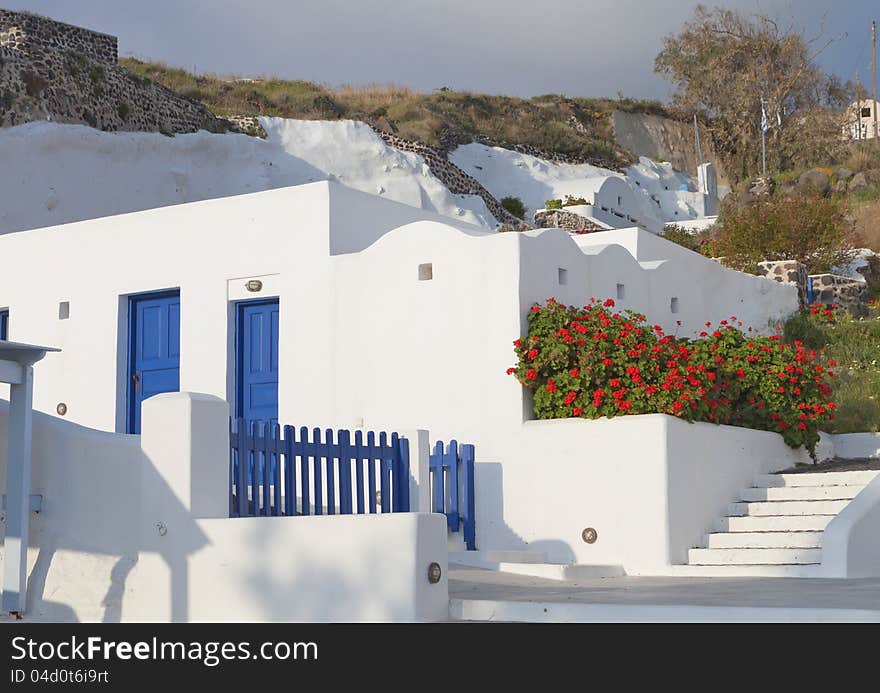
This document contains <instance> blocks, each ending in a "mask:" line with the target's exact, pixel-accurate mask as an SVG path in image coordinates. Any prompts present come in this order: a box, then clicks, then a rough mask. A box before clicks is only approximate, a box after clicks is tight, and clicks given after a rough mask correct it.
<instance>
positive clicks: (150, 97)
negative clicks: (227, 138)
mask: <svg viewBox="0 0 880 693" xmlns="http://www.w3.org/2000/svg"><path fill="white" fill-rule="evenodd" d="M22 17H23V18H24V19H25V20H27V22H29V23H27V22H25V23H22V22H20V21H19V20H21V18H22ZM21 26H24V29H22V28H20V27H21ZM91 39H94V41H95V43H94V44H90V43H89V40H91ZM33 120H54V121H57V122H61V123H81V124H85V125H89V126H91V127H93V128H98V129H100V130H111V131H112V130H130V131H144V132H163V133H166V134H174V133H182V132H196V131H198V130H208V131H210V132H225V131H227V130H230V129H233V130H237V128H236V127H235V126H234V125H232V124H231V123H229V122H228V121H226V120H224V119H222V118H217V117H216V116H214V115H213V114H212V113H211V112H210V111H209V110H208V109H207V108H206V107H205V106H203V105H202V104H200V103H198V102H197V101H194V100H192V99H189V98H187V97H185V96H183V95H181V94H177V93H175V92H173V91H171V90H170V89H167V88H165V87H163V86H162V85H160V84H156V83H155V82H152V81H150V80H148V79H145V78H142V77H140V76H138V75H135V74H133V73H131V72H129V71H128V70H126V69H125V68H123V67H120V66H119V65H117V64H116V39H115V38H114V37H112V36H111V37H107V36H106V35H105V34H98V33H96V32H91V31H88V30H87V29H79V28H78V27H71V26H70V25H67V24H60V23H58V22H53V21H52V20H50V19H46V18H43V17H38V16H36V15H30V14H28V13H20V12H8V11H6V10H2V11H0V127H9V126H14V125H20V124H22V123H26V122H29V121H33Z"/></svg>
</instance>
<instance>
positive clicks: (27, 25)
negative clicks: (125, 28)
mask: <svg viewBox="0 0 880 693" xmlns="http://www.w3.org/2000/svg"><path fill="white" fill-rule="evenodd" d="M0 46H6V47H8V48H14V49H16V50H18V51H21V52H25V53H34V54H35V55H39V54H42V53H43V52H44V51H73V52H74V53H79V54H80V55H84V56H86V57H88V58H91V59H92V60H97V61H98V62H103V63H109V64H111V65H115V64H116V60H117V57H118V49H117V42H116V37H115V36H110V35H109V34H102V33H100V32H98V31H92V30H90V29H84V28H82V27H78V26H73V25H72V24H64V23H63V22H56V21H54V20H52V19H49V18H48V17H42V16H40V15H38V14H33V13H32V12H16V11H14V10H4V9H0Z"/></svg>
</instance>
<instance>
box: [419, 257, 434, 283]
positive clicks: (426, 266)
mask: <svg viewBox="0 0 880 693" xmlns="http://www.w3.org/2000/svg"><path fill="white" fill-rule="evenodd" d="M433 278H434V265H433V263H430V262H425V263H423V264H421V265H419V281H420V282H424V281H429V280H431V279H433Z"/></svg>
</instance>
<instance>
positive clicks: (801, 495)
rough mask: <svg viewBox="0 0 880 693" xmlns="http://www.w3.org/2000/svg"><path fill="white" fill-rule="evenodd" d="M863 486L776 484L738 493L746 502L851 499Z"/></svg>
mask: <svg viewBox="0 0 880 693" xmlns="http://www.w3.org/2000/svg"><path fill="white" fill-rule="evenodd" d="M863 488H865V487H864V486H862V485H856V484H853V485H851V486H844V485H842V484H841V485H839V486H777V487H775V488H774V487H770V488H766V487H765V488H747V489H743V491H742V493H740V500H743V501H748V502H760V501H793V500H851V499H853V498H855V497H856V495H857V494H858V493H859V491H861V490H862V489H863Z"/></svg>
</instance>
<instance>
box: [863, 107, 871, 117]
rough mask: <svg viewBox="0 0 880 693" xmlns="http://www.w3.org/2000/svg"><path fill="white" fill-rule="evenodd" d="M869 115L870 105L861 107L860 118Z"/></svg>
mask: <svg viewBox="0 0 880 693" xmlns="http://www.w3.org/2000/svg"><path fill="white" fill-rule="evenodd" d="M870 117H871V107H870V106H868V107H867V108H863V109H862V118H870Z"/></svg>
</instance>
